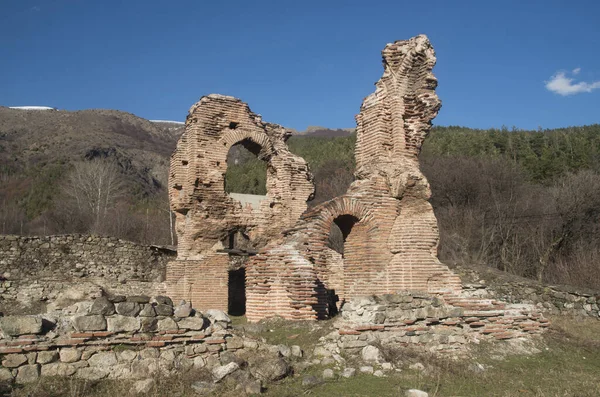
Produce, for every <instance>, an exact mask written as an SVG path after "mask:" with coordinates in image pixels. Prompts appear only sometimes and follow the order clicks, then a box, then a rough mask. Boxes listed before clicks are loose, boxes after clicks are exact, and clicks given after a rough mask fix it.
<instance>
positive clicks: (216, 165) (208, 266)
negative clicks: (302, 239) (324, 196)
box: [166, 94, 314, 310]
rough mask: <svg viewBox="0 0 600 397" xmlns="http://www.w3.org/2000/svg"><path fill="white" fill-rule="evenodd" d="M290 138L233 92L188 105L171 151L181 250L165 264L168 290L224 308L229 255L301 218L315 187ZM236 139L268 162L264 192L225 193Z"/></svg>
mask: <svg viewBox="0 0 600 397" xmlns="http://www.w3.org/2000/svg"><path fill="white" fill-rule="evenodd" d="M290 135H291V133H290V132H289V131H287V130H286V129H284V128H283V127H281V126H279V125H276V124H269V123H264V122H263V121H262V120H261V117H260V116H259V115H256V114H254V113H252V112H251V111H250V109H249V107H248V105H247V104H245V103H243V102H242V101H240V100H239V99H236V98H233V97H228V96H222V95H214V94H213V95H209V96H205V97H203V98H201V99H200V101H199V102H198V103H196V104H195V105H193V106H192V107H191V109H190V111H189V114H188V117H187V119H186V126H185V132H184V134H183V135H182V136H181V138H180V139H179V142H178V143H177V149H176V150H175V152H174V153H173V155H172V156H171V167H170V173H169V199H170V204H171V209H172V210H173V211H174V212H175V214H176V224H175V225H176V231H177V238H178V247H177V260H176V261H173V262H171V263H169V264H168V265H167V279H166V293H167V294H169V295H170V296H172V297H174V298H176V299H185V300H187V301H190V302H192V304H193V305H194V307H197V308H199V309H206V308H218V309H222V310H227V308H228V301H229V296H228V295H229V293H228V282H229V276H230V273H229V272H230V270H232V268H233V267H235V266H236V265H235V263H237V261H232V260H231V259H232V257H231V254H232V252H237V253H240V252H242V253H246V254H247V253H248V252H251V251H253V250H257V249H259V248H261V247H262V246H264V245H265V244H266V243H267V242H269V241H272V240H274V239H276V238H278V237H279V236H280V235H281V232H282V230H284V229H288V228H290V227H292V226H293V225H294V224H295V223H296V222H297V221H298V219H299V217H300V215H301V214H302V213H303V212H304V211H305V210H306V207H307V205H306V201H307V200H309V199H311V198H312V196H313V194H314V185H313V182H312V175H311V174H310V172H309V171H308V167H307V165H306V162H305V161H304V160H303V159H302V158H301V157H298V156H295V155H293V154H292V153H290V151H289V150H288V148H287V145H286V143H285V141H286V140H287V139H288V138H289V136H290ZM238 143H241V144H242V145H244V146H245V147H246V148H247V149H248V150H250V151H252V152H253V153H254V154H256V155H257V156H258V157H259V158H260V159H262V160H264V161H265V162H266V163H267V182H266V185H267V194H266V196H264V197H263V196H249V197H244V196H243V195H242V196H240V195H237V196H236V195H228V194H227V193H225V179H224V176H225V172H226V170H227V154H228V152H229V149H230V148H231V147H232V146H233V145H235V144H238ZM239 199H241V200H242V201H239ZM245 199H247V200H246V202H243V201H244V200H245ZM240 240H242V241H240ZM240 248H242V249H240ZM238 280H239V277H238ZM238 287H239V288H241V289H243V287H244V277H243V274H242V277H241V285H239V286H238ZM242 297H243V291H242Z"/></svg>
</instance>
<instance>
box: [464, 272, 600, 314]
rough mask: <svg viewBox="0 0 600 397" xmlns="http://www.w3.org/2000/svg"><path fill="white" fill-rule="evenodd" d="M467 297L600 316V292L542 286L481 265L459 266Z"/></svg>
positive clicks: (563, 312)
mask: <svg viewBox="0 0 600 397" xmlns="http://www.w3.org/2000/svg"><path fill="white" fill-rule="evenodd" d="M455 271H456V272H457V273H458V274H460V276H461V278H462V280H463V282H464V284H463V293H464V294H465V295H467V296H473V297H480V298H488V299H489V298H491V299H500V300H503V301H505V302H508V303H526V304H530V305H534V306H535V308H536V310H539V311H541V312H544V313H548V314H552V315H571V316H572V315H575V316H589V317H592V318H600V307H599V306H600V291H598V290H591V289H585V288H575V287H570V286H566V285H542V284H540V283H538V282H536V281H534V280H531V279H526V278H522V277H518V276H512V275H509V274H507V273H504V272H501V271H499V270H496V269H492V268H486V267H481V266H469V267H467V266H456V267H455Z"/></svg>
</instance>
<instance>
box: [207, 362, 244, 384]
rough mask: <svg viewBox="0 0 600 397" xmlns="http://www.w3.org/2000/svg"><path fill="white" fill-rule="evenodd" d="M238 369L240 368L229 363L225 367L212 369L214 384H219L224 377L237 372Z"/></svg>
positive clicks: (235, 364) (233, 363)
mask: <svg viewBox="0 0 600 397" xmlns="http://www.w3.org/2000/svg"><path fill="white" fill-rule="evenodd" d="M239 368H240V366H239V365H238V364H237V363H235V362H231V363H229V364H227V365H220V366H218V367H215V368H213V370H212V375H213V378H214V379H215V382H220V381H221V380H222V379H223V378H224V377H226V376H227V375H229V374H231V373H233V372H235V371H237V370H238V369H239Z"/></svg>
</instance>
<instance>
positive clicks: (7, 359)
mask: <svg viewBox="0 0 600 397" xmlns="http://www.w3.org/2000/svg"><path fill="white" fill-rule="evenodd" d="M26 362H27V356H25V355H24V354H7V355H6V356H4V359H3V360H2V366H3V367H6V368H17V367H19V366H21V365H23V364H25V363H26Z"/></svg>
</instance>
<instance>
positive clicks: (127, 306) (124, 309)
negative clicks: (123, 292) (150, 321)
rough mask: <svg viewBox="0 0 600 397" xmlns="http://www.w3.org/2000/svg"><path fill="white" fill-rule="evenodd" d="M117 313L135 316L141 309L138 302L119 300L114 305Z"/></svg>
mask: <svg viewBox="0 0 600 397" xmlns="http://www.w3.org/2000/svg"><path fill="white" fill-rule="evenodd" d="M115 309H116V311H117V314H120V315H121V316H128V317H135V316H137V315H138V314H139V313H140V311H141V310H142V308H141V306H140V304H139V303H136V302H127V301H126V302H120V303H117V304H116V305H115Z"/></svg>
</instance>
